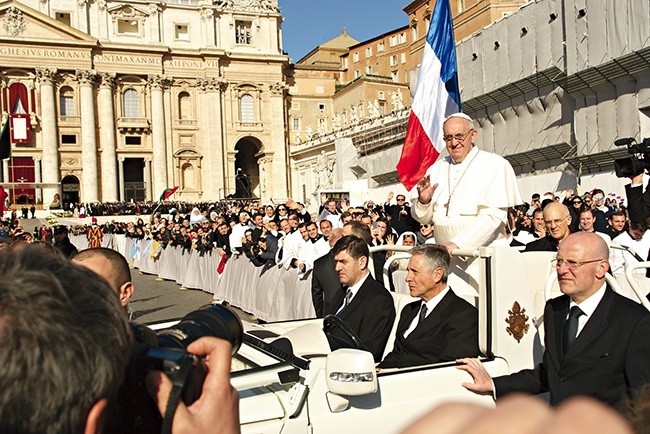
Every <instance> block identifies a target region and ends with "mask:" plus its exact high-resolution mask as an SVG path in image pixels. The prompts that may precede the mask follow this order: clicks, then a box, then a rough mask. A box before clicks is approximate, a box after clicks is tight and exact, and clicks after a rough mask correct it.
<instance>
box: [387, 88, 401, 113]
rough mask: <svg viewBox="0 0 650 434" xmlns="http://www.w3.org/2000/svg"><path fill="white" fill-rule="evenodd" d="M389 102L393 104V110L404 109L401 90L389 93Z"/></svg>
mask: <svg viewBox="0 0 650 434" xmlns="http://www.w3.org/2000/svg"><path fill="white" fill-rule="evenodd" d="M390 102H391V104H392V105H393V111H394V112H399V111H402V110H404V100H403V97H402V91H401V90H399V89H397V92H393V93H391V94H390Z"/></svg>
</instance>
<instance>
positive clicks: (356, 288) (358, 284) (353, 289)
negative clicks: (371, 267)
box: [348, 270, 370, 300]
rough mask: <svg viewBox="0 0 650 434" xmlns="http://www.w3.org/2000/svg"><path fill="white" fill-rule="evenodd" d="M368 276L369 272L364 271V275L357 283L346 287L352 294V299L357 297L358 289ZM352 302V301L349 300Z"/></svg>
mask: <svg viewBox="0 0 650 434" xmlns="http://www.w3.org/2000/svg"><path fill="white" fill-rule="evenodd" d="M368 276H370V272H368V270H366V275H365V276H363V277H362V278H361V279H360V280H359V281H358V282H357V283H355V284H354V285H352V286H348V289H349V290H350V291H351V292H352V298H354V297H355V296H356V295H357V292H359V289H361V285H363V283H364V282H365V281H366V279H367V278H368ZM350 300H352V299H350Z"/></svg>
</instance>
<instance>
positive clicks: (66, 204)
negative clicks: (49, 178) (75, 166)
mask: <svg viewBox="0 0 650 434" xmlns="http://www.w3.org/2000/svg"><path fill="white" fill-rule="evenodd" d="M61 190H63V209H70V204H71V203H79V178H77V177H76V176H74V175H67V176H64V177H63V179H62V180H61Z"/></svg>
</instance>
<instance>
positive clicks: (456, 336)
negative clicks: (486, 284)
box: [379, 290, 479, 368]
mask: <svg viewBox="0 0 650 434" xmlns="http://www.w3.org/2000/svg"><path fill="white" fill-rule="evenodd" d="M421 305H422V301H420V300H418V301H415V302H413V303H410V304H408V305H407V306H405V307H404V309H402V313H401V315H400V318H399V323H398V325H397V334H396V336H395V346H394V347H393V350H392V351H391V352H390V353H388V354H387V355H386V357H385V358H384V360H383V361H382V362H381V363H380V364H379V367H380V368H403V367H406V366H418V365H427V364H430V363H437V362H446V361H452V360H456V359H459V358H462V357H476V356H478V355H479V349H478V311H477V310H476V308H475V307H474V306H472V305H471V304H469V303H468V302H466V301H465V300H463V299H462V298H460V297H458V296H457V295H456V294H454V292H453V291H452V290H449V292H447V294H446V295H445V296H444V297H443V299H442V300H440V302H439V303H438V305H437V306H436V307H435V308H434V309H433V311H432V312H431V313H429V315H427V317H426V319H425V320H424V321H423V322H422V324H418V325H417V326H416V327H415V329H414V330H413V331H412V332H411V333H410V334H409V335H408V337H406V338H405V337H404V332H405V331H406V330H407V329H408V328H409V326H410V325H411V322H412V321H413V319H414V318H415V317H416V316H418V314H419V312H420V306H421Z"/></svg>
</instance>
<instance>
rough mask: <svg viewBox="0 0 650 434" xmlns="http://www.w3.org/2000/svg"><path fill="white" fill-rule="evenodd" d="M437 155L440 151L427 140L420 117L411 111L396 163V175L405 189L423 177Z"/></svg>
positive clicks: (411, 186)
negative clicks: (399, 155) (400, 152)
mask: <svg viewBox="0 0 650 434" xmlns="http://www.w3.org/2000/svg"><path fill="white" fill-rule="evenodd" d="M438 155H440V153H439V152H438V151H436V148H435V147H434V146H433V144H432V143H431V140H429V136H427V134H426V132H425V131H424V129H423V128H422V124H421V123H420V119H418V117H417V116H416V115H415V113H413V111H411V115H410V116H409V123H408V128H407V130H406V136H405V137H404V146H403V147H402V155H401V157H400V159H399V163H397V175H398V176H399V180H400V181H401V183H402V184H403V185H404V187H406V189H407V190H409V191H410V190H411V189H412V188H413V187H414V186H415V184H417V183H418V182H419V181H420V179H422V177H424V174H425V173H426V171H427V169H428V168H429V167H430V166H431V165H432V164H433V163H434V162H435V161H436V160H437V159H438Z"/></svg>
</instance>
